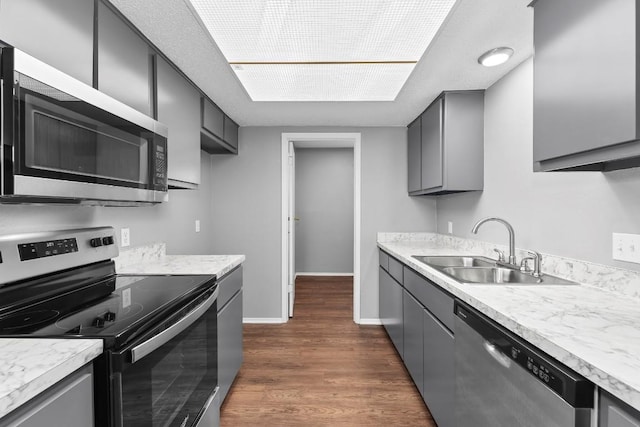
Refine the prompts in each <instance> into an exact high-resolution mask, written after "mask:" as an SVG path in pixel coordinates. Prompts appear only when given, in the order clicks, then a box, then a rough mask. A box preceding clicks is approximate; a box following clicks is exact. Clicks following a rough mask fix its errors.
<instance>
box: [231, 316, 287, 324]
mask: <svg viewBox="0 0 640 427" xmlns="http://www.w3.org/2000/svg"><path fill="white" fill-rule="evenodd" d="M242 323H265V324H266V323H269V324H272V323H287V322H285V321H283V320H282V318H281V317H245V318H243V319H242Z"/></svg>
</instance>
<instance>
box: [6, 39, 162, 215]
mask: <svg viewBox="0 0 640 427" xmlns="http://www.w3.org/2000/svg"><path fill="white" fill-rule="evenodd" d="M2 63H3V70H2V79H3V95H2V98H3V109H4V113H3V114H4V119H5V120H4V121H5V125H4V126H3V132H4V135H3V145H2V150H3V153H2V157H3V160H2V161H3V164H2V167H3V173H2V177H3V180H2V196H3V200H5V201H12V200H11V199H12V198H13V199H17V198H22V199H24V198H29V197H31V198H33V199H36V201H40V200H39V199H42V200H41V201H47V199H49V200H50V201H58V202H60V201H61V199H71V200H86V201H90V200H93V201H96V202H98V201H114V202H115V201H121V202H125V201H129V202H147V203H155V202H161V201H163V200H165V199H166V194H167V193H166V192H167V173H166V169H167V162H166V148H167V147H166V145H167V139H166V136H167V133H166V128H165V127H164V126H163V125H161V124H160V123H158V122H156V121H155V120H153V119H151V118H150V117H147V116H145V115H144V114H142V113H140V112H138V111H136V110H134V109H132V108H130V107H128V106H127V105H124V104H122V103H120V102H118V101H116V100H114V99H113V98H110V97H108V96H107V95H105V94H103V93H101V92H99V91H97V90H96V89H94V88H92V87H90V86H87V85H85V84H83V83H80V82H78V81H76V80H74V79H73V78H71V77H69V76H67V75H66V74H64V73H62V72H60V71H58V70H56V69H54V68H52V67H50V66H48V65H47V64H44V63H42V62H40V61H38V60H36V59H35V58H32V57H30V56H28V55H26V54H25V53H23V52H21V51H19V50H16V49H12V48H6V49H2ZM51 199H53V200H51Z"/></svg>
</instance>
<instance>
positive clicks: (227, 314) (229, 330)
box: [218, 291, 242, 402]
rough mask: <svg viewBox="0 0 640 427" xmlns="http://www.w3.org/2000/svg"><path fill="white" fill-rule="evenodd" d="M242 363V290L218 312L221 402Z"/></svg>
mask: <svg viewBox="0 0 640 427" xmlns="http://www.w3.org/2000/svg"><path fill="white" fill-rule="evenodd" d="M241 365H242V291H240V292H238V293H237V294H235V296H234V297H233V298H232V299H231V301H229V303H228V304H227V305H226V306H224V307H223V308H222V310H220V312H219V313H218V383H219V385H220V402H223V401H224V399H225V397H226V396H227V393H228V392H229V389H230V388H231V384H232V383H233V380H235V378H236V375H238V371H239V370H240V366H241Z"/></svg>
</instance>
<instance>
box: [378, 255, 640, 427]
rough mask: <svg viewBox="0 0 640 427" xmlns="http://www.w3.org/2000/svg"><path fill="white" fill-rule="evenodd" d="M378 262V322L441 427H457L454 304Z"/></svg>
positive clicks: (416, 277)
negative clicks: (380, 323) (455, 424)
mask: <svg viewBox="0 0 640 427" xmlns="http://www.w3.org/2000/svg"><path fill="white" fill-rule="evenodd" d="M379 261H380V268H379V289H380V295H379V300H380V320H381V322H382V324H383V325H384V327H385V329H386V330H387V333H388V334H389V337H390V338H391V341H392V342H393V344H394V346H395V347H396V349H397V350H398V353H399V354H400V356H401V357H402V360H403V361H404V364H405V367H406V368H407V371H408V372H409V374H410V375H411V378H412V379H413V382H414V383H415V385H416V387H417V388H418V390H419V391H420V394H421V395H422V397H423V399H424V402H425V404H426V405H427V407H428V408H429V411H430V412H431V414H432V416H433V418H434V419H435V421H436V423H437V424H438V427H453V426H454V423H455V418H454V415H455V364H454V363H455V362H454V360H455V359H454V355H455V336H454V333H453V329H454V313H453V307H454V299H453V297H452V296H451V295H449V294H448V293H446V292H445V291H443V290H442V289H441V288H440V287H439V286H437V285H435V284H434V283H432V282H430V281H429V280H428V279H426V278H425V277H423V276H421V275H420V274H418V273H416V272H415V271H413V270H412V269H410V268H409V267H407V266H406V265H403V264H401V263H400V262H399V261H398V260H396V259H395V258H393V257H391V256H389V255H388V254H387V253H385V252H384V251H382V250H381V251H380V253H379ZM398 266H399V267H400V271H398ZM390 273H392V274H390ZM394 277H397V278H400V279H401V280H402V284H400V283H399V282H398V281H397V280H396V279H394ZM639 427H640V426H639Z"/></svg>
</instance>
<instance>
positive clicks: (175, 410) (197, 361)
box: [98, 286, 219, 427]
mask: <svg viewBox="0 0 640 427" xmlns="http://www.w3.org/2000/svg"><path fill="white" fill-rule="evenodd" d="M217 296H218V288H217V286H215V287H213V288H210V289H209V290H208V291H206V292H205V293H204V294H202V295H201V296H200V297H199V298H198V299H197V300H195V301H193V302H192V303H190V304H189V305H188V306H187V307H185V308H183V309H182V310H180V312H178V313H176V314H174V315H173V316H172V317H171V318H170V319H168V320H167V321H166V322H164V323H163V324H162V325H161V326H159V327H157V328H155V329H154V330H152V331H151V332H149V333H146V334H145V335H144V336H143V337H141V338H140V339H139V340H136V342H134V343H133V344H131V345H129V346H128V347H127V348H125V349H123V350H122V351H121V352H118V353H113V354H112V357H111V360H112V363H111V365H112V368H113V369H114V372H113V374H112V375H111V387H110V388H111V390H112V393H111V394H112V396H111V400H112V411H113V412H112V414H111V415H112V419H113V420H114V421H113V422H112V423H111V424H112V425H114V426H117V427H120V426H122V427H142V426H144V427H169V426H171V427H174V426H175V427H190V426H203V425H205V421H206V425H207V426H209V425H214V420H212V418H214V419H215V414H217V413H218V409H219V408H218V407H217V405H218V404H219V403H217V401H216V399H215V391H216V387H217V385H218V351H217V301H216V300H217ZM212 414H214V415H213V416H212ZM98 421H99V420H98Z"/></svg>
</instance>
